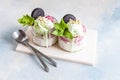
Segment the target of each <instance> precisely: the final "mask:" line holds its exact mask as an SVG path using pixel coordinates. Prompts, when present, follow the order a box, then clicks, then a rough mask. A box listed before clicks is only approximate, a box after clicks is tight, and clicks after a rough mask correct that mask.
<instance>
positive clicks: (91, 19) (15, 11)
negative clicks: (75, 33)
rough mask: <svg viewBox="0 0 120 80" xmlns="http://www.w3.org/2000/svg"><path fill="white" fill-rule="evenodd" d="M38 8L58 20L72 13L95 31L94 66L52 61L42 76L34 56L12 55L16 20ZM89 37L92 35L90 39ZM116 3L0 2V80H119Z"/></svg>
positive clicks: (115, 0)
mask: <svg viewBox="0 0 120 80" xmlns="http://www.w3.org/2000/svg"><path fill="white" fill-rule="evenodd" d="M36 7H41V8H43V9H44V10H45V12H46V14H49V15H53V16H54V17H56V18H57V19H58V21H59V20H60V19H61V18H62V17H63V16H64V15H65V14H67V13H72V14H74V15H75V16H76V17H77V18H78V19H80V20H81V22H82V23H83V24H85V25H86V26H87V28H89V29H96V30H97V31H98V42H97V59H96V65H95V66H87V65H83V64H77V63H72V62H67V61H61V60H56V61H57V63H58V64H59V67H58V68H54V67H52V66H49V68H50V72H49V73H46V72H44V71H43V70H42V69H41V68H40V65H39V63H38V62H36V59H35V57H34V56H31V55H26V54H22V53H20V52H16V51H14V50H15V47H16V45H17V43H16V42H15V41H14V40H13V39H12V36H11V34H12V32H13V31H15V30H17V29H19V28H22V27H21V25H20V24H18V22H17V19H18V18H19V17H21V16H22V15H23V14H30V13H31V11H32V10H33V9H34V8H36ZM91 37H92V36H91ZM119 63H120V0H89V1H88V0H63V1H62V0H0V80H120V69H119V68H120V64H119Z"/></svg>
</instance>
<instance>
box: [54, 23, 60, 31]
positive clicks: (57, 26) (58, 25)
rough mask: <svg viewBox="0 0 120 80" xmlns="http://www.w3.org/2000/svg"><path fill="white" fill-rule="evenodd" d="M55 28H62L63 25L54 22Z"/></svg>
mask: <svg viewBox="0 0 120 80" xmlns="http://www.w3.org/2000/svg"><path fill="white" fill-rule="evenodd" d="M54 26H55V29H58V30H62V27H61V26H60V24H59V23H54Z"/></svg>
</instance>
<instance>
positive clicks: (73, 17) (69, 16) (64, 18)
mask: <svg viewBox="0 0 120 80" xmlns="http://www.w3.org/2000/svg"><path fill="white" fill-rule="evenodd" d="M70 19H72V20H76V17H75V16H74V15H72V14H66V15H65V16H64V17H63V20H64V22H65V23H68V22H69V20H70Z"/></svg>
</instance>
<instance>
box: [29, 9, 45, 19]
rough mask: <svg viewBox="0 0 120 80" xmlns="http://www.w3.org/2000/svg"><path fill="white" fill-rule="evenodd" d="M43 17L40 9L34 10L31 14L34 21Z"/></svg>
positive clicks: (43, 13) (42, 11)
mask: <svg viewBox="0 0 120 80" xmlns="http://www.w3.org/2000/svg"><path fill="white" fill-rule="evenodd" d="M44 15H45V12H44V10H43V9H41V8H35V9H34V10H33V11H32V13H31V17H33V18H34V19H37V18H38V17H39V16H42V17H43V16H44Z"/></svg>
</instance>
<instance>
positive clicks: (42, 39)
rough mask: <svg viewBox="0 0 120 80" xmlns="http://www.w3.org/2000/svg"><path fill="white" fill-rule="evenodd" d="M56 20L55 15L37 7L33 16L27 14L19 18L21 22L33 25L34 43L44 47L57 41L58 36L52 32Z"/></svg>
mask: <svg viewBox="0 0 120 80" xmlns="http://www.w3.org/2000/svg"><path fill="white" fill-rule="evenodd" d="M56 22H57V20H56V19H55V18H54V17H53V16H50V15H45V13H44V10H43V9H41V8H35V9H34V10H33V11H32V13H31V16H28V15H26V16H23V18H20V19H19V23H21V24H23V25H27V26H29V27H31V33H32V41H33V43H35V44H36V45H38V46H44V47H49V46H52V45H53V44H55V43H56V41H57V36H55V35H53V34H52V32H53V31H54V23H56Z"/></svg>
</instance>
